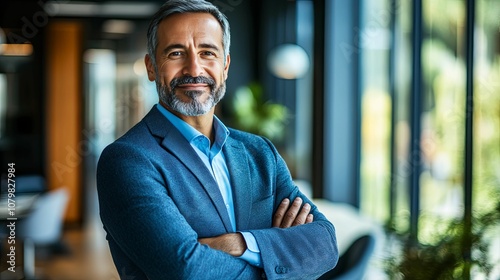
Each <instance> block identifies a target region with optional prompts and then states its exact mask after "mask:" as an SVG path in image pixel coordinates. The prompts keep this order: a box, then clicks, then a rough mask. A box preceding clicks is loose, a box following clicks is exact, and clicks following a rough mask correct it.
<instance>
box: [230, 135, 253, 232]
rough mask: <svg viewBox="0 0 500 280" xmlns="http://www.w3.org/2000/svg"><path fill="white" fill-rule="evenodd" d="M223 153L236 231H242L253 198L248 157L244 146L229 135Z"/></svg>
mask: <svg viewBox="0 0 500 280" xmlns="http://www.w3.org/2000/svg"><path fill="white" fill-rule="evenodd" d="M223 151H224V155H225V157H226V163H227V168H228V170H229V174H230V180H231V187H232V190H233V200H234V212H235V213H234V214H235V216H236V229H237V230H244V229H247V226H248V222H249V220H250V215H251V213H250V211H251V207H252V199H251V198H252V197H253V195H252V194H251V192H252V190H253V188H252V180H251V177H250V166H249V164H248V158H247V157H248V155H247V152H246V151H245V146H244V145H243V144H242V143H241V142H239V141H236V140H234V139H233V138H231V135H230V136H229V137H228V139H227V141H226V145H225V146H224V149H223Z"/></svg>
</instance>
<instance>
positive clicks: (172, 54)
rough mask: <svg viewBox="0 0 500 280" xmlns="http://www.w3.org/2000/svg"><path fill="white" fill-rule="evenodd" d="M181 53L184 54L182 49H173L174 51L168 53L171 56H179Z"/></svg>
mask: <svg viewBox="0 0 500 280" xmlns="http://www.w3.org/2000/svg"><path fill="white" fill-rule="evenodd" d="M181 55H182V52H180V51H173V52H171V53H169V54H168V56H169V57H179V56H181Z"/></svg>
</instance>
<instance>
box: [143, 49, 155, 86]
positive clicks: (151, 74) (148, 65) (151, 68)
mask: <svg viewBox="0 0 500 280" xmlns="http://www.w3.org/2000/svg"><path fill="white" fill-rule="evenodd" d="M144 63H145V64H146V70H147V71H148V79H149V80H150V81H151V82H153V81H155V80H156V70H155V67H154V65H153V61H152V60H151V57H149V54H146V56H145V57H144Z"/></svg>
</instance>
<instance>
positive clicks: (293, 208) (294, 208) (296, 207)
mask: <svg viewBox="0 0 500 280" xmlns="http://www.w3.org/2000/svg"><path fill="white" fill-rule="evenodd" d="M301 206H302V198H300V197H297V198H296V199H295V200H294V201H293V203H292V205H290V208H288V210H287V211H286V213H285V216H284V217H283V221H282V222H281V225H280V227H281V228H288V227H291V226H292V223H293V222H294V221H295V218H296V217H297V214H298V213H299V211H300V208H301Z"/></svg>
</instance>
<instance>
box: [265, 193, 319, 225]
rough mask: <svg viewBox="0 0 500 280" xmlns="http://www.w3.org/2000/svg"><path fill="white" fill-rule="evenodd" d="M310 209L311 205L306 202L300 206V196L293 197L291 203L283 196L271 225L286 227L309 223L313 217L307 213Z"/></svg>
mask: <svg viewBox="0 0 500 280" xmlns="http://www.w3.org/2000/svg"><path fill="white" fill-rule="evenodd" d="M301 207H302V209H301ZM310 211H311V205H309V203H306V204H304V206H302V199H301V198H300V197H297V198H295V200H294V201H293V203H292V205H290V200H289V199H288V198H285V199H283V201H282V202H281V204H280V206H278V209H277V210H276V213H275V214H274V218H273V227H280V228H288V227H293V226H298V225H303V224H308V223H311V222H312V221H313V219H314V217H313V215H312V214H309V212H310Z"/></svg>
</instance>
